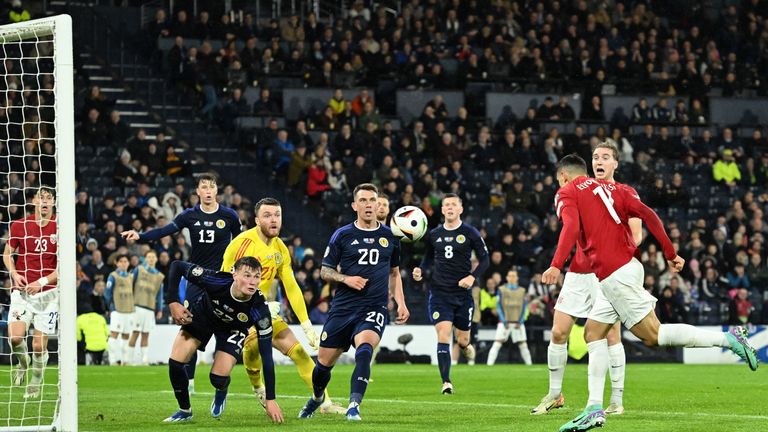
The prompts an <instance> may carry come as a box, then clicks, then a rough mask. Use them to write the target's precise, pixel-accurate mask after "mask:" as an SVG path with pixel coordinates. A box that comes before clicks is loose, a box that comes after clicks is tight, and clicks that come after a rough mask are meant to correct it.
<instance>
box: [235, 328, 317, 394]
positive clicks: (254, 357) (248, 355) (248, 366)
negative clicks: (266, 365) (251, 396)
mask: <svg viewBox="0 0 768 432" xmlns="http://www.w3.org/2000/svg"><path fill="white" fill-rule="evenodd" d="M243 365H245V372H246V373H247V374H248V381H250V382H251V386H252V387H253V388H262V387H264V383H262V381H261V368H262V365H261V355H260V354H259V339H258V336H257V334H256V333H255V332H253V333H250V334H248V337H246V338H245V345H244V346H243ZM299 374H301V370H299ZM302 378H304V377H302Z"/></svg>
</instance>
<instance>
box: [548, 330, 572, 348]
mask: <svg viewBox="0 0 768 432" xmlns="http://www.w3.org/2000/svg"><path fill="white" fill-rule="evenodd" d="M552 342H553V343H556V344H558V345H562V344H564V343H566V342H568V333H566V332H565V331H564V330H563V329H561V328H558V327H552Z"/></svg>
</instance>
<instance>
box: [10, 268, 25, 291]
mask: <svg viewBox="0 0 768 432" xmlns="http://www.w3.org/2000/svg"><path fill="white" fill-rule="evenodd" d="M11 277H12V278H13V284H14V285H15V286H17V287H19V289H22V290H24V291H26V290H25V289H24V287H26V286H27V278H25V277H24V276H22V275H21V273H19V272H12V273H11Z"/></svg>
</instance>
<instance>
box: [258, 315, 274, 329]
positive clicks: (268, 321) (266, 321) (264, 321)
mask: <svg viewBox="0 0 768 432" xmlns="http://www.w3.org/2000/svg"><path fill="white" fill-rule="evenodd" d="M271 323H272V317H269V316H268V317H264V318H262V319H260V320H259V327H264V328H267V327H268V326H269V325H270V324H271Z"/></svg>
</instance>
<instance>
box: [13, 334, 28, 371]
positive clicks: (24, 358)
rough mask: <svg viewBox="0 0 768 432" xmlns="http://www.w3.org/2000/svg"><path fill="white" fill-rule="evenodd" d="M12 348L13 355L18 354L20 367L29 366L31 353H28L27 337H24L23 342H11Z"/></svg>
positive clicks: (17, 358) (25, 367)
mask: <svg viewBox="0 0 768 432" xmlns="http://www.w3.org/2000/svg"><path fill="white" fill-rule="evenodd" d="M11 350H12V351H13V355H15V356H16V360H18V361H19V368H21V369H27V368H29V354H28V353H27V338H22V340H21V343H20V344H18V345H13V344H11Z"/></svg>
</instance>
